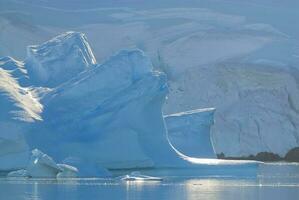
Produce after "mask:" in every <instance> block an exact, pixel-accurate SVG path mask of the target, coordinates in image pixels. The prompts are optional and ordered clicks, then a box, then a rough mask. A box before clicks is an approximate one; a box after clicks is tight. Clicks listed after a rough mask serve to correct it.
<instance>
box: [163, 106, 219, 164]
mask: <svg viewBox="0 0 299 200" xmlns="http://www.w3.org/2000/svg"><path fill="white" fill-rule="evenodd" d="M214 112H215V109H213V108H207V109H198V110H192V111H186V112H182V113H175V114H171V115H166V116H164V119H165V123H166V127H167V133H168V139H169V141H170V143H171V144H172V145H173V146H174V148H176V150H178V151H179V152H181V153H182V154H185V155H187V156H190V157H196V158H216V153H215V151H214V149H213V145H212V141H211V135H210V128H211V126H212V125H213V124H214Z"/></svg>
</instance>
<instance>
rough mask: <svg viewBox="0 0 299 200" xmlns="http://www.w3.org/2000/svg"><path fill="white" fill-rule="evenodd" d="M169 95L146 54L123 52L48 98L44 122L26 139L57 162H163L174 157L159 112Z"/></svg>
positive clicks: (112, 164)
mask: <svg viewBox="0 0 299 200" xmlns="http://www.w3.org/2000/svg"><path fill="white" fill-rule="evenodd" d="M115 77H117V79H116V78H115ZM166 94H167V86H166V77H165V75H164V74H163V73H160V72H155V71H153V67H152V65H151V62H150V60H149V58H148V57H146V56H145V55H144V54H143V52H141V51H140V50H131V51H128V50H124V51H121V52H119V53H117V54H116V55H115V56H112V57H111V58H110V59H109V60H107V61H106V62H104V63H103V64H101V65H95V66H94V67H93V68H92V69H90V70H88V71H86V72H83V73H81V74H79V75H78V76H77V77H75V78H74V79H72V80H70V81H69V82H66V83H65V84H63V85H61V86H59V87H57V88H56V89H54V90H52V91H51V92H49V93H48V94H47V95H45V97H44V98H43V99H42V100H41V101H42V102H44V105H45V108H44V112H43V119H44V121H43V122H40V123H38V126H36V127H33V129H32V130H31V131H30V132H29V133H27V134H26V137H27V141H28V142H29V143H30V146H34V147H37V148H40V149H43V151H45V152H47V153H49V154H51V155H53V156H54V157H55V158H56V159H58V160H62V159H64V158H65V157H67V156H70V155H71V156H74V157H80V158H84V159H86V160H93V161H94V162H97V164H98V165H100V166H103V167H106V168H110V169H115V168H138V167H152V166H154V164H155V165H158V164H159V163H160V164H162V163H163V162H161V160H163V159H161V158H160V157H161V154H163V153H165V157H167V158H168V159H172V157H173V158H174V157H176V154H175V153H174V151H173V150H172V149H171V148H170V147H169V145H168V141H167V140H166V137H165V133H166V131H165V127H164V122H163V118H162V112H161V107H162V105H163V102H164V100H165V95H166ZM74 99H76V101H74ZM39 131H42V133H43V134H39ZM53 133H56V137H55V138H53ZM45 141H47V142H45ZM49 141H52V143H51V142H49ZM54 144H55V147H56V148H55V149H53V148H52V146H53V145H54ZM116 146H117V148H115V147H116ZM152 146H155V147H156V148H155V149H153V148H152Z"/></svg>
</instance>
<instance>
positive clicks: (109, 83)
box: [0, 32, 262, 178]
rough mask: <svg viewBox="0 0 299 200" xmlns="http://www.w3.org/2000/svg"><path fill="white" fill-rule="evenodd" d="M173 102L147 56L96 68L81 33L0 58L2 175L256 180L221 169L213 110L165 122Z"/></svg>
mask: <svg viewBox="0 0 299 200" xmlns="http://www.w3.org/2000/svg"><path fill="white" fill-rule="evenodd" d="M167 93H168V87H167V77H166V75H165V74H164V73H162V72H158V71H155V70H154V69H153V66H152V63H151V61H150V59H149V58H148V57H147V56H146V55H144V53H143V52H142V51H141V50H138V49H133V50H121V51H119V52H118V53H116V54H115V55H113V56H111V57H110V58H109V59H108V60H106V61H105V62H103V63H102V64H98V63H97V61H96V58H95V56H94V55H93V52H92V50H91V47H90V45H89V44H88V42H87V39H86V37H85V35H84V34H82V33H77V32H67V33H64V34H62V35H59V36H57V37H55V38H53V39H51V40H49V41H47V42H45V43H43V44H41V45H36V46H29V47H28V49H27V58H26V59H25V60H24V61H17V60H15V59H13V58H10V57H5V58H1V59H0V106H1V109H2V110H3V111H4V112H3V111H2V112H1V114H0V124H1V129H2V130H1V132H0V139H1V145H2V147H3V148H2V147H1V148H0V170H2V171H4V170H5V171H13V172H11V173H9V174H8V175H9V176H10V177H13V176H18V177H19V176H26V177H35V178H38V177H56V178H61V177H64V178H65V177H102V176H104V177H107V176H115V175H123V174H125V173H127V172H132V171H136V169H137V170H138V171H140V172H141V173H144V174H147V175H155V176H172V175H176V176H177V175H182V176H233V177H234V176H236V177H239V176H242V177H252V176H253V177H254V176H256V175H257V172H258V167H259V165H261V164H262V163H260V162H255V161H229V160H219V159H215V157H216V156H215V153H214V150H213V146H212V144H211V140H210V126H211V125H212V124H213V114H214V112H215V110H214V109H203V110H194V111H187V112H184V113H178V114H173V115H168V116H163V114H162V107H163V104H164V101H165V98H166V96H167ZM165 122H166V123H165ZM180 134H183V135H186V136H187V137H186V138H185V140H184V136H183V137H179V136H180ZM191 142H192V143H191ZM189 145H190V146H192V145H195V146H196V147H195V148H192V149H193V150H194V151H195V152H191V151H190V149H188V146H189ZM31 151H32V152H31ZM57 163H60V164H57ZM157 169H159V170H157ZM15 170H18V171H15Z"/></svg>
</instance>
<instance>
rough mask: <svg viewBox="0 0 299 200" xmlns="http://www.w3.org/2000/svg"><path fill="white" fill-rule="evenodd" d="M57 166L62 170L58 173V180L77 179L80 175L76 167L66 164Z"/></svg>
mask: <svg viewBox="0 0 299 200" xmlns="http://www.w3.org/2000/svg"><path fill="white" fill-rule="evenodd" d="M57 166H58V167H59V168H60V169H61V170H62V171H61V172H58V174H57V175H56V178H57V179H59V178H75V177H77V174H78V169H77V168H76V167H73V166H70V165H66V164H57Z"/></svg>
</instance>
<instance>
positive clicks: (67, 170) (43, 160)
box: [7, 149, 78, 178]
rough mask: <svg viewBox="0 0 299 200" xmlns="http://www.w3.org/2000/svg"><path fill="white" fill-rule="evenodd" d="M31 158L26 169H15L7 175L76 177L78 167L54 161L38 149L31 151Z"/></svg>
mask: <svg viewBox="0 0 299 200" xmlns="http://www.w3.org/2000/svg"><path fill="white" fill-rule="evenodd" d="M31 154H32V155H31V158H30V160H29V162H28V165H27V167H26V169H21V170H16V171H12V172H10V173H8V175H7V176H8V177H30V178H74V177H77V174H78V169H77V168H75V167H73V166H70V165H66V164H56V162H55V161H54V160H53V159H52V158H51V157H49V156H48V155H46V154H44V153H43V152H41V151H40V150H38V149H34V150H33V151H32V152H31Z"/></svg>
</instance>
